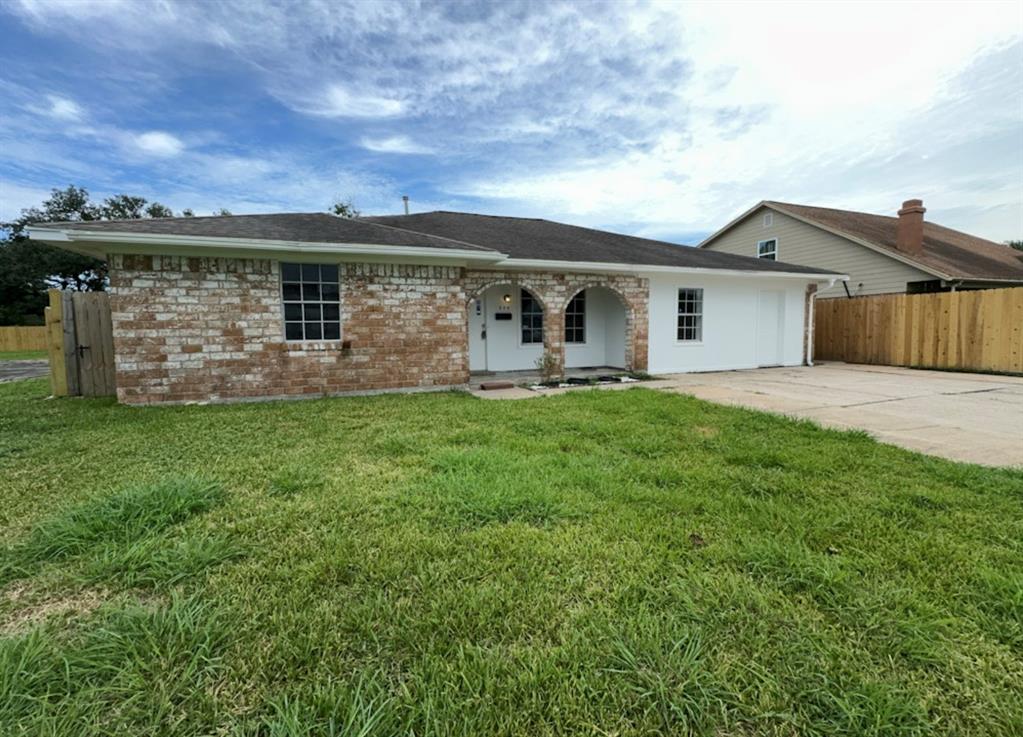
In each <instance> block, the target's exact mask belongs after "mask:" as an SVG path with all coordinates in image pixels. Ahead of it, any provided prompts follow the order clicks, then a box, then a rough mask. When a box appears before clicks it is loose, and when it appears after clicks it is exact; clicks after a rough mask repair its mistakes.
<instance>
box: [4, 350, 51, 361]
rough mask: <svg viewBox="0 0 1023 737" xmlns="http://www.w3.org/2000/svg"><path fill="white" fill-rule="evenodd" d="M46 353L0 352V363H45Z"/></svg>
mask: <svg viewBox="0 0 1023 737" xmlns="http://www.w3.org/2000/svg"><path fill="white" fill-rule="evenodd" d="M46 357H47V356H46V351H0V361H45V360H46Z"/></svg>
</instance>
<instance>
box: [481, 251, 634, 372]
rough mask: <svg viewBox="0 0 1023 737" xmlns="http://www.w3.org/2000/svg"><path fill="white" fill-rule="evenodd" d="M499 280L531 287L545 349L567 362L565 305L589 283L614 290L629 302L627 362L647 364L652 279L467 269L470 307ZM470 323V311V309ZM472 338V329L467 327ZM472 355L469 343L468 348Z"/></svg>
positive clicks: (626, 344)
mask: <svg viewBox="0 0 1023 737" xmlns="http://www.w3.org/2000/svg"><path fill="white" fill-rule="evenodd" d="M498 284H511V285H513V286H520V287H523V288H525V289H528V290H529V292H530V293H531V294H533V296H534V297H536V298H537V299H538V300H539V301H540V303H541V304H542V305H543V308H544V312H543V314H544V351H545V352H547V353H553V354H554V355H555V356H556V357H557V359H558V362H559V364H560V365H561V366H562V367H564V365H565V307H566V306H567V305H568V302H569V300H570V299H571V298H572V297H573V296H575V295H576V294H578V292H579V291H581V290H583V289H586V288H587V287H604V288H605V289H610V290H611V291H612V292H614V293H615V294H616V295H617V296H618V298H619V299H620V300H621V301H622V302H623V304H624V305H625V320H626V334H625V363H626V366H627V367H628V368H630V369H632V370H634V371H642V370H645V369H646V367H647V339H648V336H647V333H648V332H649V330H648V324H647V323H648V320H647V302H648V300H649V293H650V282H649V280H647V279H645V278H643V277H640V276H634V275H632V274H607V275H600V276H598V275H595V274H585V273H571V272H569V273H565V272H555V271H528V272H521V271H506V270H502V269H494V270H487V269H466V270H465V271H464V272H463V277H462V289H463V291H464V296H465V300H466V301H465V304H466V307H468V305H469V304H470V302H471V301H472V300H473V299H475V297H476V296H477V295H478V294H480V293H481V292H482V291H483V290H485V289H488V288H489V287H491V286H495V285H498ZM466 325H468V311H467V312H466ZM466 341H468V331H466ZM466 352H467V353H466V354H467V355H468V347H467V348H466Z"/></svg>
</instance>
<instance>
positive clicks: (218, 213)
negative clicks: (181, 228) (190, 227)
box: [189, 207, 234, 218]
mask: <svg viewBox="0 0 1023 737" xmlns="http://www.w3.org/2000/svg"><path fill="white" fill-rule="evenodd" d="M213 215H214V216H215V217H220V218H223V217H230V216H231V215H234V213H233V212H231V211H230V210H228V209H227V208H226V207H221V208H220V209H219V210H214V211H213ZM189 217H191V215H189Z"/></svg>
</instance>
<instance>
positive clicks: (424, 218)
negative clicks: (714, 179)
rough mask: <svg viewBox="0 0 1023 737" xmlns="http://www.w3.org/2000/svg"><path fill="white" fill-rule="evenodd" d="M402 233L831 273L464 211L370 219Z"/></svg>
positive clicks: (605, 257) (551, 254)
mask: <svg viewBox="0 0 1023 737" xmlns="http://www.w3.org/2000/svg"><path fill="white" fill-rule="evenodd" d="M364 220H368V221H369V222H373V223H382V224H385V225H391V226H394V227H397V228H405V229H408V230H414V231H416V232H419V233H429V234H431V235H435V236H441V237H443V238H453V239H455V240H459V241H467V242H469V243H475V244H477V245H480V246H485V247H487V248H493V249H494V250H496V251H501V252H502V253H507V254H508V255H509V256H510V257H511V258H516V259H536V260H540V261H575V262H597V263H611V264H629V265H635V266H683V267H690V268H700V269H736V270H739V271H764V272H771V271H774V272H787V273H792V272H796V273H805V274H809V273H814V274H820V273H827V272H822V271H821V270H820V269H814V268H813V267H808V266H796V265H795V264H786V263H781V262H777V261H767V260H765V259H757V258H750V257H747V256H736V255H734V254H729V253H720V252H717V251H705V250H703V249H699V248H690V247H688V246H680V245H677V244H675V243H666V242H664V241H655V240H650V239H648V238H636V237H635V236H630V235H622V234H620V233H611V232H608V231H606V230H594V229H592V228H581V227H579V226H577V225H566V224H564V223H555V222H552V221H550V220H540V219H532V218H514V217H502V216H496V215H475V214H471V213H464V212H445V211H437V212H424V213H419V214H416V215H385V216H381V217H371V218H364Z"/></svg>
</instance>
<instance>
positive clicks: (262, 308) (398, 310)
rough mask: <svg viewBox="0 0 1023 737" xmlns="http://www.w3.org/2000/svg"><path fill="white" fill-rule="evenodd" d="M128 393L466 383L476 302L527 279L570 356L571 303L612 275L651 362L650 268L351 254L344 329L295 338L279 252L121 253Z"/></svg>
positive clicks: (201, 394)
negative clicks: (427, 261) (356, 258)
mask: <svg viewBox="0 0 1023 737" xmlns="http://www.w3.org/2000/svg"><path fill="white" fill-rule="evenodd" d="M109 261H110V296H111V313H112V315H111V317H112V320H113V327H114V353H115V363H116V369H117V396H118V399H119V401H121V402H124V403H128V404H151V403H162V402H190V401H224V400H241V399H258V398H271V397H293V396H306V395H311V396H318V395H331V394H344V393H349V392H368V391H379V390H389V389H405V390H417V389H435V388H443V387H453V386H461V385H464V384H465V383H466V382H467V381H468V378H469V370H468V333H467V305H468V302H469V301H470V300H471V299H472V298H473V297H474V296H475V295H477V294H478V293H479V292H481V291H482V290H483V289H484V288H486V287H487V286H489V285H491V284H499V283H514V284H520V285H522V286H524V287H525V288H527V289H529V290H530V291H532V292H533V293H534V295H535V296H536V297H537V298H538V299H540V300H541V302H542V303H543V305H544V309H545V344H546V348H547V350H549V351H552V352H554V353H555V354H556V355H557V356H558V357H559V358H560V359H561V360H562V365H563V360H564V335H563V334H564V308H565V306H566V305H567V304H568V301H569V300H570V299H571V298H572V297H573V296H574V295H575V294H576V293H577V292H579V291H580V290H582V289H585V288H587V287H592V286H604V287H607V288H609V289H612V290H614V291H615V292H616V293H617V294H618V296H619V297H620V298H621V300H622V302H623V304H624V305H625V306H626V314H627V320H626V330H627V334H626V360H627V362H628V364H629V366H630V367H632V368H635V369H644V368H646V365H647V364H646V359H647V295H648V284H647V280H645V279H641V278H638V277H632V276H626V275H609V276H594V275H592V274H559V273H553V272H501V271H486V270H474V269H463V268H460V267H453V266H417V265H406V264H358V263H343V264H340V265H339V267H340V279H341V330H342V336H341V337H342V339H343V341H344V347H342V344H340V343H339V342H338V341H302V342H286V341H285V340H284V325H283V317H282V306H281V295H280V276H279V269H280V265H279V263H278V262H276V261H271V260H263V259H260V260H254V259H226V258H188V257H179V256H131V255H114V256H111V257H110V260H109Z"/></svg>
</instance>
